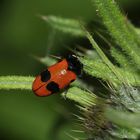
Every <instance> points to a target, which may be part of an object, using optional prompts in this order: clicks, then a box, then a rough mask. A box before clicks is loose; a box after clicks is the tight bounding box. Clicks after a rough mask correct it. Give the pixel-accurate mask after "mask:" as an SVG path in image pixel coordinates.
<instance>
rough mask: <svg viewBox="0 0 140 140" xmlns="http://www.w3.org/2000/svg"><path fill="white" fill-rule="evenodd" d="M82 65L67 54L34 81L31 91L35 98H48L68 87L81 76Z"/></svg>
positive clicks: (74, 57) (71, 55)
mask: <svg viewBox="0 0 140 140" xmlns="http://www.w3.org/2000/svg"><path fill="white" fill-rule="evenodd" d="M82 71H83V64H82V63H81V62H80V61H79V59H78V58H77V57H76V56H75V55H73V54H69V55H68V56H67V57H66V58H64V59H61V60H60V61H59V62H57V63H56V64H54V65H52V66H50V67H48V68H47V69H45V70H44V71H42V72H41V73H40V74H39V75H38V76H37V77H36V78H35V80H34V82H33V85H32V90H33V92H34V93H35V94H36V95H37V96H49V95H51V94H53V93H58V92H59V91H60V90H62V89H64V88H66V87H68V86H69V85H70V83H72V82H73V81H75V80H76V78H77V77H80V76H81V75H82Z"/></svg>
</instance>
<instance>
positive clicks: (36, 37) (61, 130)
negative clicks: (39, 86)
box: [0, 0, 140, 140]
mask: <svg viewBox="0 0 140 140" xmlns="http://www.w3.org/2000/svg"><path fill="white" fill-rule="evenodd" d="M118 3H119V5H120V6H121V10H122V12H124V14H125V15H126V16H127V17H128V18H129V19H130V20H131V22H133V23H134V24H135V25H136V26H139V25H140V1H139V0H133V1H130V0H123V1H122V0H120V1H118ZM39 15H55V16H62V17H66V18H76V19H82V20H84V21H87V22H88V21H91V20H95V19H96V17H95V16H96V13H95V8H94V6H92V5H91V2H90V1H88V0H71V1H66V0H11V1H8V0H1V1H0V75H1V76H6V75H23V76H35V75H36V74H37V73H38V72H40V71H41V70H42V69H43V68H44V67H45V66H44V65H43V64H41V63H40V62H38V61H36V60H35V59H34V58H33V57H32V55H35V56H40V57H43V56H45V55H46V53H50V54H53V53H54V54H58V55H61V53H62V49H63V46H67V45H69V44H70V42H71V40H69V38H67V37H63V36H61V34H59V33H57V34H58V35H57V37H56V41H57V43H56V45H54V47H53V48H51V50H50V49H48V44H47V42H48V38H49V35H50V33H51V31H52V30H51V29H50V26H48V25H47V23H46V22H45V21H43V20H42V19H40V18H39ZM54 44H55V40H54ZM48 51H49V52H48ZM63 53H64V51H63ZM73 104H74V103H73V102H69V101H68V100H64V99H62V97H61V96H60V95H59V94H58V95H55V96H49V97H46V98H39V97H36V96H35V95H34V94H33V93H32V92H31V91H20V90H19V91H16V90H13V91H0V139H6V140H11V139H23V140H25V139H26V140H28V139H32V140H69V139H71V138H70V137H68V136H67V135H66V133H67V132H68V133H69V132H70V131H71V130H72V129H73V128H74V127H75V123H74V119H73V118H72V116H73V115H72V113H76V112H77V110H76V108H75V107H74V105H73Z"/></svg>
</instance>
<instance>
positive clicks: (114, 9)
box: [92, 0, 140, 69]
mask: <svg viewBox="0 0 140 140" xmlns="http://www.w3.org/2000/svg"><path fill="white" fill-rule="evenodd" d="M92 2H93V4H94V5H95V6H96V8H97V12H98V15H99V16H100V17H101V18H102V21H103V23H104V25H105V26H106V28H107V29H108V31H109V32H110V35H111V36H112V37H113V38H114V41H115V42H116V44H117V45H119V46H120V47H121V48H122V50H123V51H124V52H126V53H127V54H128V55H130V56H131V59H132V60H133V61H132V62H133V63H135V64H137V67H138V69H139V68H140V54H139V52H140V49H139V44H138V42H139V41H137V40H136V38H137V36H136V34H133V32H132V30H130V23H129V22H127V19H126V17H125V16H123V15H122V14H121V12H120V10H119V8H118V6H117V4H116V3H115V1H114V0H92Z"/></svg>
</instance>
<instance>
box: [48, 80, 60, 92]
mask: <svg viewBox="0 0 140 140" xmlns="http://www.w3.org/2000/svg"><path fill="white" fill-rule="evenodd" d="M46 88H47V89H48V90H49V91H51V92H52V93H56V92H58V91H59V86H58V84H57V83H55V82H53V81H52V82H50V83H49V84H48V85H47V86H46Z"/></svg>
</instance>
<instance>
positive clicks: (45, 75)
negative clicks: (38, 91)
mask: <svg viewBox="0 0 140 140" xmlns="http://www.w3.org/2000/svg"><path fill="white" fill-rule="evenodd" d="M50 78H51V74H50V72H49V71H48V70H45V71H43V72H41V81H42V82H47V81H48V80H50Z"/></svg>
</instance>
